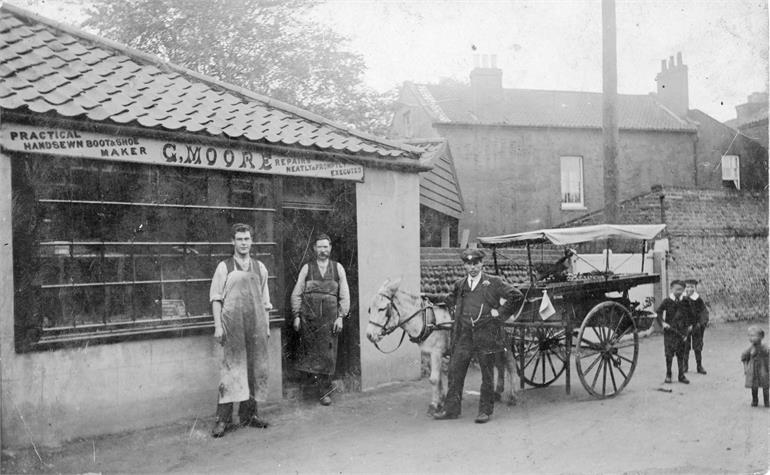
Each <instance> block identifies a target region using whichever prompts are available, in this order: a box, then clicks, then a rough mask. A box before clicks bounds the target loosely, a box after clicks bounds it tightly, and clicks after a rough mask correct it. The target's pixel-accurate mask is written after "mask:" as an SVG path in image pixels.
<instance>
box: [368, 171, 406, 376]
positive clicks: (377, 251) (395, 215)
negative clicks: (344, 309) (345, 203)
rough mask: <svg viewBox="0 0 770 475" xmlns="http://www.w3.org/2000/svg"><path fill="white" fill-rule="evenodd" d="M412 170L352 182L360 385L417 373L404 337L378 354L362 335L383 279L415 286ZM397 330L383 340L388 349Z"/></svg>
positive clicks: (370, 175)
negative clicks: (355, 236) (355, 232)
mask: <svg viewBox="0 0 770 475" xmlns="http://www.w3.org/2000/svg"><path fill="white" fill-rule="evenodd" d="M419 191H420V190H419V179H418V176H417V174H407V173H400V172H395V171H388V170H374V169H368V170H367V171H366V180H365V182H364V183H359V184H357V185H356V202H357V220H358V269H359V270H358V280H359V282H358V284H359V308H360V312H359V324H360V329H361V334H360V338H361V387H362V388H363V389H365V390H366V389H371V388H373V387H376V386H377V385H380V384H384V383H389V382H393V381H399V380H401V381H403V380H406V379H417V378H419V376H420V353H419V350H418V349H417V346H416V345H414V344H412V343H410V342H409V341H408V340H405V342H404V344H403V345H402V346H401V348H400V349H399V350H398V351H396V352H395V353H392V354H388V355H385V354H382V353H380V352H379V351H378V350H377V349H376V348H375V347H374V345H373V344H372V343H370V342H369V340H367V339H366V325H367V321H368V314H367V309H368V308H369V305H370V304H371V301H372V298H373V297H374V295H375V294H376V292H377V290H378V289H379V287H380V285H381V284H382V283H383V282H384V281H385V279H387V278H396V277H402V278H403V281H402V284H401V286H402V288H403V289H404V290H408V291H410V292H413V293H419V291H420V196H419ZM399 335H400V332H396V333H394V334H392V335H390V336H388V337H386V339H384V340H383V342H382V343H381V344H380V347H382V348H383V349H388V348H393V347H395V345H396V344H397V343H398V338H397V337H398V336H399Z"/></svg>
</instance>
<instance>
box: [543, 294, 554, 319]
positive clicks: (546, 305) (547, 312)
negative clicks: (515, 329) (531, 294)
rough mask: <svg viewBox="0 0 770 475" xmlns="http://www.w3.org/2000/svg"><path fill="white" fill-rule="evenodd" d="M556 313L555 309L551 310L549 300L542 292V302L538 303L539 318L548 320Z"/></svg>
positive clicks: (551, 305)
mask: <svg viewBox="0 0 770 475" xmlns="http://www.w3.org/2000/svg"><path fill="white" fill-rule="evenodd" d="M555 313H556V309H555V308H553V304H552V303H551V299H550V298H548V292H547V291H545V290H543V300H542V301H541V302H540V318H542V319H543V320H548V319H549V318H550V317H551V316H553V315H554V314H555Z"/></svg>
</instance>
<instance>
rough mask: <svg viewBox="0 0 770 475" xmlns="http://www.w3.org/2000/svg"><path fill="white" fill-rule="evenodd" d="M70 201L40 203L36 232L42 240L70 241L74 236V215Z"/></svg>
mask: <svg viewBox="0 0 770 475" xmlns="http://www.w3.org/2000/svg"><path fill="white" fill-rule="evenodd" d="M70 211H71V206H70V204H69V203H38V205H37V215H38V226H37V229H36V232H37V234H38V238H39V239H40V241H41V242H47V241H69V240H70V239H71V238H72V229H71V228H70V226H71V223H72V216H71V215H70Z"/></svg>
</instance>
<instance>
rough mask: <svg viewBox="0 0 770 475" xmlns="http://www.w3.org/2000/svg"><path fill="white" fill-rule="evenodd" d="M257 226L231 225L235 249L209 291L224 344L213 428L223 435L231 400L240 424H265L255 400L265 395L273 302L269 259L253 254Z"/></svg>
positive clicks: (216, 332)
mask: <svg viewBox="0 0 770 475" xmlns="http://www.w3.org/2000/svg"><path fill="white" fill-rule="evenodd" d="M253 235H254V228H252V227H251V226H250V225H248V224H243V223H238V224H234V225H233V226H232V228H231V238H232V243H233V248H234V252H233V255H232V256H231V257H229V258H227V259H225V260H224V261H222V262H220V263H219V265H217V269H216V271H215V272H214V277H213V279H212V280H211V290H210V292H209V297H210V300H211V309H212V313H213V314H214V338H216V339H217V341H218V342H219V343H220V344H221V345H222V348H223V350H224V351H223V356H222V363H221V366H220V379H219V404H218V405H217V420H216V424H215V425H214V429H213V430H212V432H211V434H212V435H213V436H214V437H222V436H223V435H224V434H225V431H226V430H227V429H228V428H229V427H231V422H232V414H233V403H234V402H238V403H239V404H238V419H239V422H240V424H241V425H244V426H245V425H249V426H251V427H258V428H265V427H267V426H268V424H267V422H265V421H263V420H262V419H260V418H259V416H258V412H257V401H265V399H266V397H267V374H268V364H267V363H268V360H267V359H268V351H267V339H268V337H269V336H270V326H269V316H268V311H269V310H270V309H271V308H272V305H271V303H270V293H269V292H268V285H267V278H268V274H267V269H266V268H265V265H264V264H262V263H261V262H259V261H258V260H256V259H252V257H251V255H250V251H251V244H252V236H253Z"/></svg>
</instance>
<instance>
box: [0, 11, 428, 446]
mask: <svg viewBox="0 0 770 475" xmlns="http://www.w3.org/2000/svg"><path fill="white" fill-rule="evenodd" d="M0 12H1V13H2V16H1V17H0V27H1V28H0V37H2V41H4V42H6V43H7V44H9V45H10V47H8V48H5V49H3V50H0V54H2V55H3V57H2V58H0V59H2V61H3V63H4V65H5V66H8V68H7V69H9V71H10V72H8V71H5V70H4V71H3V74H4V75H5V77H4V79H3V81H4V83H3V85H2V86H0V108H2V110H1V111H0V112H2V122H0V145H1V150H0V170H2V173H0V190H3V191H2V193H3V197H2V200H0V220H2V222H3V223H4V224H3V226H2V228H0V238H1V239H0V240H1V241H2V243H3V246H2V249H0V295H1V296H2V298H0V355H1V356H2V360H1V361H2V367H1V368H0V369H1V370H2V373H1V376H2V378H1V379H0V384H1V386H0V388H1V389H2V446H3V447H14V446H24V445H29V443H30V441H34V442H35V443H37V444H40V445H48V446H51V445H57V444H60V443H61V442H62V441H65V440H68V439H72V438H76V437H82V436H88V435H96V434H104V433H113V432H119V431H124V430H129V429H137V428H142V427H148V426H152V425H158V424H162V423H165V422H169V421H174V420H179V419H180V418H185V417H190V418H195V417H201V418H206V417H210V416H211V415H212V414H213V410H214V407H215V402H216V382H217V378H218V364H219V353H218V352H219V351H221V350H219V348H218V345H217V344H216V343H215V342H214V340H213V338H212V336H211V335H212V333H213V322H212V318H211V309H210V304H209V302H208V288H209V284H210V279H211V276H212V274H213V271H214V268H215V266H216V264H217V263H218V262H219V261H220V260H222V259H223V258H225V257H227V256H229V255H230V254H231V252H232V246H231V244H230V239H229V235H228V231H229V226H230V225H231V224H232V223H234V222H246V223H250V224H252V225H253V226H254V228H255V230H256V236H254V241H255V244H254V247H253V256H254V257H256V258H258V259H260V260H261V261H262V262H264V263H265V265H266V267H267V268H268V271H269V274H270V280H269V284H270V297H271V301H272V304H273V307H274V309H273V311H271V313H270V317H271V338H270V340H269V341H270V358H271V359H270V365H271V370H270V388H271V398H272V399H274V400H279V399H280V398H282V397H284V396H285V394H284V393H285V391H284V389H283V387H282V381H284V380H285V375H286V372H287V368H285V364H284V363H285V362H286V354H287V350H286V347H287V345H288V344H289V341H290V338H288V335H285V334H282V333H283V332H284V331H285V319H286V318H287V310H286V308H287V302H288V300H287V295H288V293H289V292H290V291H291V288H292V286H293V284H294V282H293V279H294V278H295V277H296V271H297V270H298V267H299V264H301V262H302V261H303V260H307V259H308V258H309V257H310V255H309V254H308V251H307V249H308V245H311V244H310V242H311V237H312V235H313V233H317V232H319V231H323V232H327V233H329V234H331V235H332V237H333V239H334V240H335V242H336V243H339V245H338V246H337V245H335V251H336V252H337V253H338V254H336V255H334V256H333V257H335V258H337V259H339V260H340V261H341V262H342V263H343V265H345V266H346V268H350V270H349V275H350V276H351V280H352V282H351V286H352V287H354V288H355V289H356V293H355V294H354V295H353V299H354V308H355V310H356V311H355V313H354V314H352V315H351V318H350V320H351V324H350V325H349V330H348V334H347V335H345V336H344V338H346V343H345V345H343V346H345V347H346V348H347V350H346V353H345V355H346V357H345V358H346V359H345V358H343V361H342V366H343V367H345V369H346V370H347V371H348V373H349V374H352V375H354V378H358V379H359V380H358V381H357V382H355V381H354V382H353V383H352V385H353V386H356V385H357V384H360V386H361V387H362V388H370V387H373V386H376V385H377V384H380V383H385V382H388V381H392V380H397V379H405V378H412V377H417V376H418V375H419V355H418V354H417V352H416V350H415V349H414V348H406V347H405V348H402V349H400V350H399V351H398V352H396V353H395V354H394V355H389V357H387V358H386V357H383V355H381V354H379V353H378V352H377V351H376V350H375V349H374V347H373V346H371V345H369V344H368V342H366V340H365V337H364V336H363V331H364V330H365V327H366V319H367V316H366V309H367V308H368V305H369V302H370V300H371V298H372V296H373V294H374V293H375V292H376V291H377V289H378V287H379V285H380V284H381V283H382V281H384V280H385V279H386V278H388V277H393V276H403V277H404V286H405V287H408V288H411V289H415V290H416V289H418V288H419V272H420V269H419V183H418V176H417V172H419V171H422V170H425V168H426V167H425V166H423V165H421V162H420V160H419V158H420V155H419V150H418V149H415V148H413V147H410V146H405V145H400V144H395V143H390V142H388V141H386V140H384V139H378V138H375V137H371V136H367V135H364V134H360V133H356V132H353V131H350V130H348V129H345V128H344V127H341V126H338V125H336V124H334V123H332V122H329V121H327V120H325V119H323V118H321V117H318V116H315V115H313V114H311V113H309V112H306V111H302V110H300V109H297V108H295V107H292V106H289V105H286V104H281V103H279V102H276V101H273V100H270V99H268V98H265V97H263V96H259V95H256V94H253V93H251V92H249V91H245V90H242V89H239V88H237V87H234V86H230V85H227V84H223V83H220V82H217V81H216V80H214V79H212V78H208V77H204V76H201V75H198V74H196V73H192V72H190V71H187V70H184V69H182V68H179V67H176V66H173V65H169V64H166V63H162V62H160V61H159V60H157V59H156V58H154V57H150V56H147V55H144V54H142V53H139V52H136V51H133V50H130V49H127V48H125V47H123V46H121V45H116V44H114V43H111V42H108V41H106V40H102V39H100V38H96V37H93V36H91V35H88V34H86V33H83V32H80V31H78V30H75V29H70V28H66V27H62V26H60V25H57V24H55V23H53V22H48V21H47V20H45V19H42V18H40V17H36V16H34V15H31V14H29V13H27V12H25V11H23V10H20V9H17V8H14V7H10V6H8V5H5V6H3V7H2V8H0ZM17 38H24V39H25V42H26V43H25V44H24V45H23V46H22V44H21V43H19V40H18V39H17ZM6 56H7V57H6ZM9 65H10V66H9ZM14 67H16V68H17V69H16V70H14V69H13V68H14ZM31 71H34V74H32V72H31ZM105 78H106V79H105ZM330 227H332V228H333V229H329V228H330ZM394 256H398V259H394ZM358 375H360V376H358Z"/></svg>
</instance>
